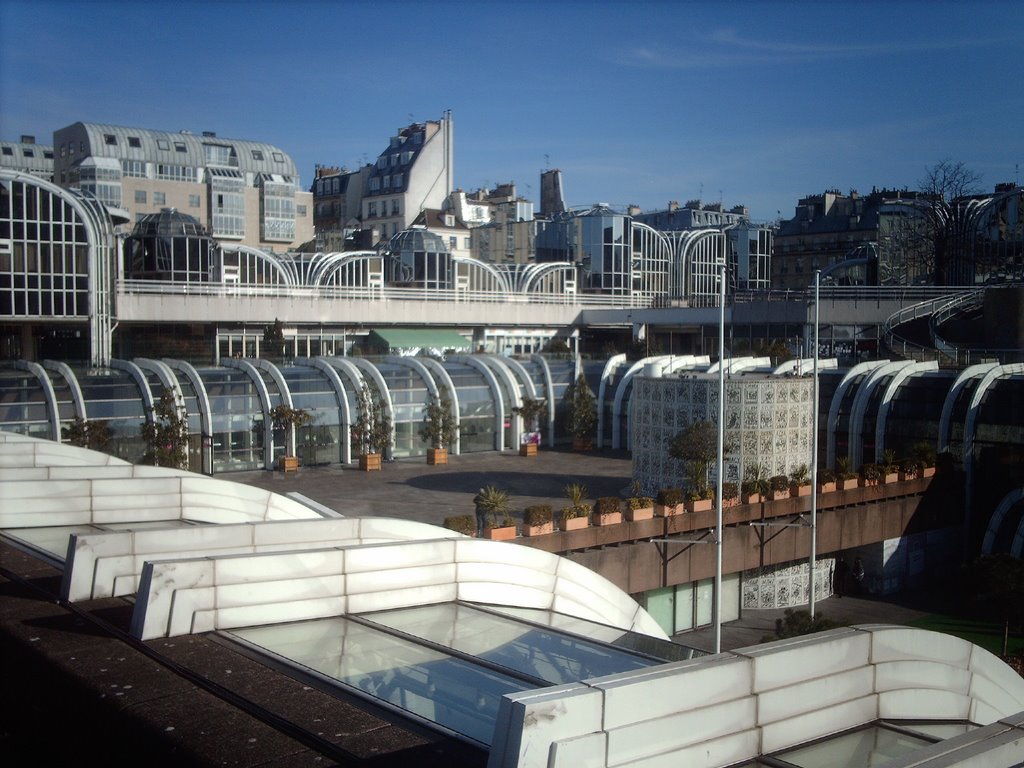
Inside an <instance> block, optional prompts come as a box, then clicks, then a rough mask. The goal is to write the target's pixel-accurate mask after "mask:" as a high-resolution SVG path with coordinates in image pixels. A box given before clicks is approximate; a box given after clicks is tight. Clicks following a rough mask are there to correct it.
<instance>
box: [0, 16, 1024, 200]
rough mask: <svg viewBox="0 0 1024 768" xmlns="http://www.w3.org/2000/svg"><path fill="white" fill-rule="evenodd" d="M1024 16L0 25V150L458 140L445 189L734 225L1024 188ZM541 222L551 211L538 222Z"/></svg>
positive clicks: (361, 145)
mask: <svg viewBox="0 0 1024 768" xmlns="http://www.w3.org/2000/svg"><path fill="white" fill-rule="evenodd" d="M1022 54H1024V2H1018V1H1016V0H1014V1H1013V2H970V3H946V2H925V1H924V0H920V1H919V2H900V1H899V0H892V1H890V2H881V1H878V2H842V3H840V2H813V3H812V2H788V3H783V2H760V3H755V2H728V3H726V2H715V1H709V2H703V3H688V2H674V3H667V2H636V3H628V2H618V3H610V2H609V3H603V2H548V3H539V2H538V3H535V2H518V3H515V2H507V1H506V2H503V3H500V4H498V3H489V2H481V1H478V2H472V3H470V2H466V3H454V2H449V3H446V2H432V3H419V2H416V3H413V2H399V1H394V0H393V1H392V2H389V3H364V2H326V0H319V1H311V0H293V1H292V2H289V3H280V2H274V3H264V2H259V1H252V2H240V1H239V2H223V1H222V2H218V1H217V0H208V1H207V2H202V3H192V2H173V3H148V2H134V3H129V2H86V1H85V0H80V1H79V2H55V1H53V0H33V1H32V2H21V0H3V1H2V2H0V137H2V138H3V139H5V140H17V138H18V137H19V136H20V135H21V134H34V135H35V136H36V137H37V140H38V141H39V142H40V143H51V141H52V133H53V131H54V130H55V129H57V128H60V127H62V126H65V125H68V124H70V123H73V122H75V121H78V120H82V121H88V122H107V123H114V124H119V125H129V126H136V127H142V128H157V129H162V130H180V129H187V130H190V131H193V132H200V131H203V130H213V131H216V132H217V133H218V134H219V135H221V136H226V137H231V138H240V139H252V140H257V141H266V142H270V143H273V144H276V145H278V146H280V147H281V148H283V149H284V150H285V151H286V152H288V153H289V154H290V155H291V156H292V157H293V158H294V159H295V161H296V163H297V164H298V167H299V171H300V173H301V175H302V183H303V185H304V186H306V187H307V188H308V186H309V184H310V182H311V180H312V176H313V168H314V164H316V163H320V164H324V165H347V166H348V167H350V168H354V167H357V166H358V165H359V164H360V163H361V162H364V161H372V160H373V159H374V158H375V157H376V155H377V154H378V153H379V152H380V151H381V150H382V149H384V147H385V146H386V143H387V140H388V138H389V137H390V136H391V135H392V134H393V133H394V132H395V130H396V129H398V128H399V127H401V126H403V125H406V124H408V123H409V122H410V120H417V121H421V120H428V119H436V118H438V117H440V116H441V114H442V112H443V111H444V110H446V109H451V110H452V112H453V115H454V118H455V183H456V185H457V186H461V187H463V188H465V189H474V188H477V187H479V186H483V185H485V184H490V185H493V184H496V183H499V182H505V181H514V182H515V183H516V185H517V187H518V190H519V192H520V194H522V195H524V196H526V197H528V198H530V199H533V200H537V198H538V196H539V174H540V172H541V171H542V170H543V169H544V168H545V167H551V168H561V169H562V172H563V176H564V183H565V191H566V202H567V203H569V204H570V205H586V204H590V203H593V202H598V201H600V202H606V203H610V204H612V205H626V204H629V203H636V204H638V205H640V206H641V207H642V208H644V209H645V210H652V209H657V208H662V207H664V206H665V204H666V203H667V202H668V201H669V200H679V201H680V202H684V201H686V200H688V199H692V198H698V197H699V198H701V199H703V200H705V201H716V200H722V201H723V202H725V204H726V205H727V206H732V205H735V204H739V203H742V204H745V205H747V206H748V207H749V208H750V210H751V214H752V215H753V216H754V217H755V218H756V219H759V220H770V219H774V218H775V217H776V215H777V213H779V212H781V214H782V215H783V216H784V217H789V216H792V214H793V207H794V206H795V205H796V202H797V200H798V198H800V197H802V196H804V195H808V194H814V193H816V192H821V191H822V190H824V189H830V188H838V189H841V190H843V191H848V190H850V189H857V190H859V191H861V192H867V191H869V190H870V189H871V187H872V186H880V187H881V186H888V187H909V188H914V187H915V186H916V185H917V182H918V181H919V180H920V179H921V178H922V177H923V175H924V172H925V169H926V168H927V167H928V166H930V165H934V164H935V163H936V162H938V161H940V160H943V159H946V158H950V159H953V160H957V161H962V162H964V163H965V164H966V165H968V166H969V167H970V168H971V169H972V170H974V171H976V172H977V173H979V174H980V175H981V177H982V186H983V187H984V188H986V189H991V187H992V185H994V184H995V183H997V182H1000V181H1014V180H1015V179H1016V180H1024V176H1022V175H1021V174H1022V173H1024V85H1022V84H1021V82H1022V67H1024V56H1022ZM538 202H539V201H538Z"/></svg>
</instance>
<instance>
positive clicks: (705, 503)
mask: <svg viewBox="0 0 1024 768" xmlns="http://www.w3.org/2000/svg"><path fill="white" fill-rule="evenodd" d="M713 506H714V500H713V499H712V498H711V489H710V488H709V489H707V490H706V491H704V492H703V493H702V492H700V491H695V490H689V491H687V492H686V499H685V500H684V501H683V509H685V510H686V511H687V512H707V511H708V510H709V509H711V508H712V507H713Z"/></svg>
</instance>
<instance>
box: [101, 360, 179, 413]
mask: <svg viewBox="0 0 1024 768" xmlns="http://www.w3.org/2000/svg"><path fill="white" fill-rule="evenodd" d="M110 367H111V368H114V369H115V370H120V371H126V372H127V373H128V374H129V375H130V376H131V377H132V378H133V379H135V386H137V387H138V388H139V395H140V396H141V397H142V411H143V413H148V412H149V411H150V409H152V408H153V390H152V389H150V387H149V382H148V381H147V380H146V376H145V374H144V373H143V372H142V369H141V368H139V366H138V365H136V364H135V363H134V362H132V361H130V360H118V359H116V358H111V360H110ZM174 401H175V405H177V406H178V407H179V408H181V409H182V410H184V409H185V401H184V399H183V398H182V397H181V393H180V392H178V391H177V390H174Z"/></svg>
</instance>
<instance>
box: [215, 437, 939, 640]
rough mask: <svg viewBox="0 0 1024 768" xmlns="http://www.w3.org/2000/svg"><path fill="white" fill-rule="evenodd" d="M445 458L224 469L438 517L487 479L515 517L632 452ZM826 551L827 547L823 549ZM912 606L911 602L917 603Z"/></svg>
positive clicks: (916, 613) (740, 625)
mask: <svg viewBox="0 0 1024 768" xmlns="http://www.w3.org/2000/svg"><path fill="white" fill-rule="evenodd" d="M449 462H450V463H449V464H447V465H442V466H436V467H431V466H427V464H426V461H425V459H424V458H423V457H417V458H414V459H401V460H398V461H394V462H391V463H386V464H384V465H383V469H382V470H381V471H380V472H362V471H360V470H359V469H358V468H352V467H339V466H337V465H334V466H331V467H309V468H302V469H300V470H299V471H298V472H297V473H290V474H288V475H284V474H283V473H281V472H265V471H257V472H234V473H231V474H227V475H222V476H221V477H223V478H224V479H226V480H233V481H235V482H241V483H245V484H248V485H254V486H258V487H260V488H266V489H267V490H271V491H275V492H276V493H282V494H287V493H290V492H293V491H294V492H297V493H301V494H303V495H304V496H307V497H309V498H310V499H312V500H314V501H316V502H318V503H320V504H323V505H325V506H328V507H330V508H332V509H334V510H336V511H338V512H340V513H341V514H343V515H346V516H353V517H358V516H371V515H372V516H383V517H399V518H405V519H408V520H418V521H420V522H424V523H433V524H435V525H440V524H441V523H442V521H443V520H444V518H445V517H447V516H449V515H471V514H473V496H474V495H475V494H476V492H477V491H478V490H479V489H480V487H481V486H484V485H495V486H498V487H499V488H504V489H505V490H507V491H508V492H509V494H510V495H511V501H512V509H513V510H514V513H515V516H516V518H517V519H520V520H521V518H522V511H523V509H524V508H525V507H528V506H530V505H532V504H550V505H551V506H552V508H553V509H554V510H555V511H556V512H557V510H559V509H561V508H562V507H563V506H565V504H566V498H565V494H564V488H565V486H566V485H567V484H569V483H582V484H583V485H584V486H586V488H587V490H588V495H589V498H590V499H591V500H593V499H595V498H597V497H599V496H626V495H628V494H629V488H630V483H631V481H632V460H631V459H630V455H629V453H628V452H627V451H611V450H601V451H593V452H589V453H574V452H572V451H567V450H557V449H553V450H552V449H547V450H541V451H540V452H539V454H538V455H537V456H536V457H531V458H526V457H523V456H520V455H519V454H518V452H515V451H503V452H501V453H497V452H487V453H471V454H466V455H463V456H451V457H449ZM822 554H824V553H822ZM934 597H935V596H934V595H928V594H921V595H916V596H915V595H910V596H906V597H905V598H904V599H902V600H900V601H899V602H892V601H883V600H880V599H872V598H860V597H843V598H836V597H832V598H829V599H827V600H824V601H821V602H819V603H818V604H817V606H816V611H817V612H818V613H821V614H823V615H825V616H826V617H828V618H829V619H832V620H834V621H836V622H837V623H839V624H877V623H883V624H903V623H906V622H907V621H910V620H912V619H915V618H919V617H921V616H924V615H927V613H928V612H930V609H934V608H936V606H934V605H931V606H926V605H925V603H928V602H934ZM915 606H916V607H915ZM783 613H784V611H783V610H746V611H744V612H743V615H742V617H741V618H740V619H739V620H737V621H734V622H730V623H728V624H725V625H723V627H722V649H723V650H730V649H733V648H742V647H745V646H748V645H756V644H758V643H760V642H761V640H762V638H763V637H764V636H766V635H769V634H771V633H772V632H773V631H774V629H775V620H776V618H781V617H782V616H783ZM676 639H677V640H678V641H680V642H682V643H684V644H685V645H690V646H693V647H695V648H700V649H702V650H709V651H710V650H713V648H714V631H713V629H701V630H697V631H694V632H688V633H683V634H680V635H677V636H676Z"/></svg>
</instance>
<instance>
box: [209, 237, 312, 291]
mask: <svg viewBox="0 0 1024 768" xmlns="http://www.w3.org/2000/svg"><path fill="white" fill-rule="evenodd" d="M220 245H221V250H222V251H224V252H227V253H244V254H247V255H249V256H255V257H256V258H258V259H260V260H262V261H264V262H266V263H267V264H268V265H269V266H270V267H272V268H273V269H274V270H275V271H276V272H277V273H278V274H279V275H281V277H282V278H283V279H284V284H285V285H286V286H288V287H289V288H299V287H301V286H302V280H301V278H300V277H299V273H298V271H297V270H296V269H295V265H294V264H293V263H291V262H286V261H282V260H281V259H279V258H277V254H274V253H271V252H270V251H264V250H262V249H260V248H253V247H252V246H251V245H243V244H241V243H230V244H220ZM238 285H239V287H242V286H247V285H252V283H244V282H242V281H239V282H238Z"/></svg>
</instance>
